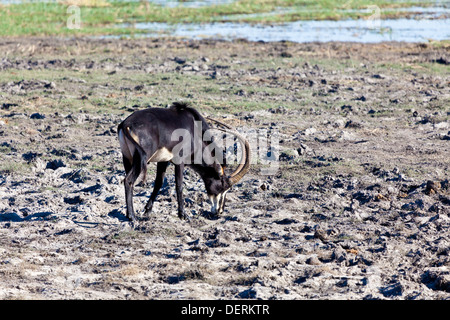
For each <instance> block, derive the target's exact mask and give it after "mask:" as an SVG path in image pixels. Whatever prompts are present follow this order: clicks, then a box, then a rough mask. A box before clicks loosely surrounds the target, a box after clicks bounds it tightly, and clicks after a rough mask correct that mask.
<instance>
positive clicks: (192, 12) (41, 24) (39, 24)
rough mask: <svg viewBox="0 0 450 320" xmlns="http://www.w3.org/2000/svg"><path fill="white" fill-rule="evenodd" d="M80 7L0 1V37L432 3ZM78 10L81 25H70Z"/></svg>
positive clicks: (130, 30)
mask: <svg viewBox="0 0 450 320" xmlns="http://www.w3.org/2000/svg"><path fill="white" fill-rule="evenodd" d="M74 3H78V4H79V6H78V7H77V8H79V11H77V9H75V11H73V10H72V9H69V5H70V4H71V3H70V1H69V2H68V3H35V2H34V3H18V4H9V5H0V36H24V35H33V36H37V35H65V36H81V35H135V34H139V33H141V32H146V31H145V30H137V29H136V28H135V27H134V24H135V23H137V22H163V23H169V24H174V23H205V22H215V21H216V22H217V21H238V22H253V23H283V22H289V21H296V20H323V19H332V20H338V19H348V18H366V17H370V16H371V15H372V14H373V12H370V10H368V11H358V10H361V9H367V8H368V6H378V7H379V8H381V9H382V10H383V11H382V13H381V14H382V18H384V17H392V15H394V16H396V15H398V16H404V15H405V14H407V13H405V12H402V11H401V10H400V11H386V14H387V16H383V14H384V13H383V12H384V10H385V9H387V8H389V9H390V8H398V7H411V6H430V5H433V4H432V3H430V2H427V1H424V2H417V1H405V2H400V3H399V2H395V1H386V0H353V1H348V0H319V1H311V0H283V1H281V0H240V1H234V2H232V3H228V4H220V5H210V6H199V7H186V6H177V7H165V6H160V5H157V4H152V3H149V2H146V1H140V2H136V1H135V2H126V1H124V2H122V1H121V2H115V1H110V2H105V1H92V0H90V1H88V0H84V1H80V2H74ZM78 14H79V21H80V22H81V24H80V28H69V27H68V26H70V23H72V22H73V21H75V20H76V19H75V20H74V17H75V16H78Z"/></svg>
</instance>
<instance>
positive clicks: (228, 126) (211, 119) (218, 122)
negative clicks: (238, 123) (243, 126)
mask: <svg viewBox="0 0 450 320" xmlns="http://www.w3.org/2000/svg"><path fill="white" fill-rule="evenodd" d="M206 119H208V120H210V121H212V122H215V123H217V124H220V125H221V126H223V127H225V128H227V129H230V130H233V128H232V127H231V126H230V125H228V124H226V123H223V122H222V121H219V120H216V119H213V118H210V117H206Z"/></svg>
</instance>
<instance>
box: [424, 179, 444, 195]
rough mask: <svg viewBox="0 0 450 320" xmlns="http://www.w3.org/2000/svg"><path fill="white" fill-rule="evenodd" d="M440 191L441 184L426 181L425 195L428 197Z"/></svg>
mask: <svg viewBox="0 0 450 320" xmlns="http://www.w3.org/2000/svg"><path fill="white" fill-rule="evenodd" d="M440 189H441V183H440V182H439V181H431V180H429V181H427V186H426V187H425V193H426V194H428V195H430V194H434V193H437V192H439V190H440Z"/></svg>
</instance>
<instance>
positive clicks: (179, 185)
mask: <svg viewBox="0 0 450 320" xmlns="http://www.w3.org/2000/svg"><path fill="white" fill-rule="evenodd" d="M183 171H184V164H183V163H181V164H177V165H175V188H176V192H177V201H178V217H179V218H180V219H185V220H188V221H189V220H190V219H189V216H188V215H187V214H186V213H185V212H184V198H183Z"/></svg>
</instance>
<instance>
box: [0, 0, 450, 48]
mask: <svg viewBox="0 0 450 320" xmlns="http://www.w3.org/2000/svg"><path fill="white" fill-rule="evenodd" d="M55 1H56V0H0V3H18V2H55ZM116 1H117V0H116ZM124 1H125V0H124ZM127 1H130V0H127ZM131 1H133V0H131ZM136 1H138V0H136ZM149 1H150V2H152V3H155V4H158V5H164V6H169V7H174V6H188V7H199V6H208V5H213V4H224V3H231V2H233V1H235V0H192V1H176V0H168V1H164V0H149ZM446 3H447V2H440V1H436V5H441V6H439V7H427V8H423V7H410V8H399V9H398V10H402V11H408V12H412V13H414V14H413V16H412V18H409V19H406V18H403V19H387V20H377V19H375V20H371V19H369V20H363V19H357V20H353V19H348V20H339V21H334V20H319V21H316V20H308V21H294V22H289V23H283V24H272V25H270V24H250V23H240V22H234V20H236V19H242V18H245V17H251V16H252V15H231V16H223V17H222V18H223V20H225V21H226V22H215V23H203V24H187V23H180V24H175V25H173V24H167V23H156V22H141V23H135V24H134V27H135V28H136V29H138V30H140V31H143V33H142V34H141V36H148V37H158V36H161V35H170V36H175V37H186V38H192V39H199V38H216V39H226V40H232V39H236V38H242V39H247V40H250V41H282V40H286V41H292V42H312V41H320V42H326V41H351V42H365V43H374V42H382V41H404V42H424V41H428V40H430V39H432V40H447V39H450V8H449V7H448V6H447V5H446ZM447 4H448V3H447ZM279 10H280V11H274V12H269V13H265V14H263V15H272V14H279V13H283V12H288V11H289V10H290V9H289V8H280V9H279ZM365 10H366V11H367V10H369V9H363V10H359V11H362V12H364V11H365ZM389 10H397V9H389ZM256 15H261V14H256ZM438 18H440V19H438ZM117 26H118V27H124V26H126V27H128V26H130V24H118V25H117ZM106 37H109V36H106ZM113 37H116V36H113Z"/></svg>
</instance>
